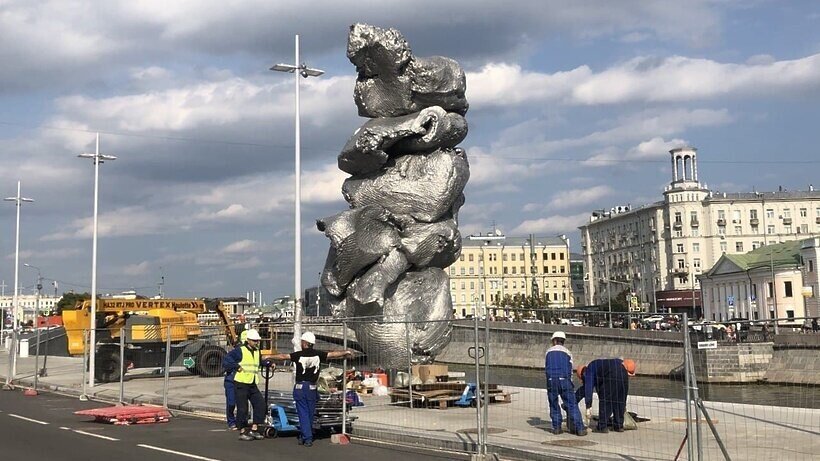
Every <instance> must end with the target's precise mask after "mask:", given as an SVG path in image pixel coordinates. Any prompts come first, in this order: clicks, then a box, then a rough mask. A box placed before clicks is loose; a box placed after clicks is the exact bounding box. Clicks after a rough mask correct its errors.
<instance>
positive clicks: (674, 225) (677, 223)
mask: <svg viewBox="0 0 820 461" xmlns="http://www.w3.org/2000/svg"><path fill="white" fill-rule="evenodd" d="M672 228H673V229H675V230H681V228H683V223H682V222H680V221H675V222H674V223H672Z"/></svg>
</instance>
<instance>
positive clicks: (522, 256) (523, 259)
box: [513, 253, 525, 261]
mask: <svg viewBox="0 0 820 461" xmlns="http://www.w3.org/2000/svg"><path fill="white" fill-rule="evenodd" d="M513 261H515V260H514V259H513ZM521 261H525V258H524V253H521Z"/></svg>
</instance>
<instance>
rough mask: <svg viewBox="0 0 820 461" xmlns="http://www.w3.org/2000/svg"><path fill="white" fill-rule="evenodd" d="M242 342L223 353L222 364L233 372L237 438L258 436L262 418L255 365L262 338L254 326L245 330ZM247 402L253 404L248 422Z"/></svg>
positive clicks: (261, 405)
mask: <svg viewBox="0 0 820 461" xmlns="http://www.w3.org/2000/svg"><path fill="white" fill-rule="evenodd" d="M247 331H248V334H247V336H246V340H245V344H241V345H240V346H238V347H236V348H235V349H234V350H232V351H231V352H229V353H228V355H226V356H225V359H224V360H223V362H222V367H223V368H224V369H225V371H226V372H228V373H231V372H233V373H234V375H233V385H234V396H235V397H236V425H237V427H238V428H239V440H244V441H250V440H262V439H263V438H265V437H264V436H263V435H262V434H261V433H260V432H259V426H260V425H261V424H264V422H265V399H264V397H262V393H261V392H259V387H258V386H257V384H258V383H259V381H260V379H261V377H260V375H259V366H260V364H261V359H262V357H261V351H260V350H259V341H260V340H261V339H262V337H261V336H259V332H258V331H256V330H253V329H251V330H247ZM248 402H250V404H251V407H252V408H253V423H252V424H251V425H250V426H248Z"/></svg>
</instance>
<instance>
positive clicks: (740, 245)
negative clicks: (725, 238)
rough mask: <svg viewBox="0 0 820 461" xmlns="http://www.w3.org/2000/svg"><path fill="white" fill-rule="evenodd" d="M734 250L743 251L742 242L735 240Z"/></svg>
mask: <svg viewBox="0 0 820 461" xmlns="http://www.w3.org/2000/svg"><path fill="white" fill-rule="evenodd" d="M735 251H737V252H738V253H743V242H735Z"/></svg>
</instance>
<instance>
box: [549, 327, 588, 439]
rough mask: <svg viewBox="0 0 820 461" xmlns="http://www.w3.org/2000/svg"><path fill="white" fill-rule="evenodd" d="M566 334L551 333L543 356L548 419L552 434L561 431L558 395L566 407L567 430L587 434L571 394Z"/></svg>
mask: <svg viewBox="0 0 820 461" xmlns="http://www.w3.org/2000/svg"><path fill="white" fill-rule="evenodd" d="M566 339H567V335H566V334H564V332H563V331H556V332H555V333H553V335H552V339H551V343H552V347H550V348H549V349H548V350H547V355H546V357H545V358H544V372H545V373H546V377H547V399H548V400H549V405H550V419H551V420H552V430H551V432H552V433H553V434H556V435H558V434H560V433H561V432H562V429H561V423H562V414H561V407H560V406H559V405H558V397H559V396H560V397H561V400H562V401H563V402H564V405H566V407H567V430H568V431H569V432H571V433H574V434H575V435H579V436H584V435H587V430H586V427H584V420H583V419H582V418H581V412H580V411H578V402H577V401H576V400H575V396H574V395H573V386H572V354H571V353H570V351H569V350H568V349H567V348H566V347H564V342H566Z"/></svg>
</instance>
